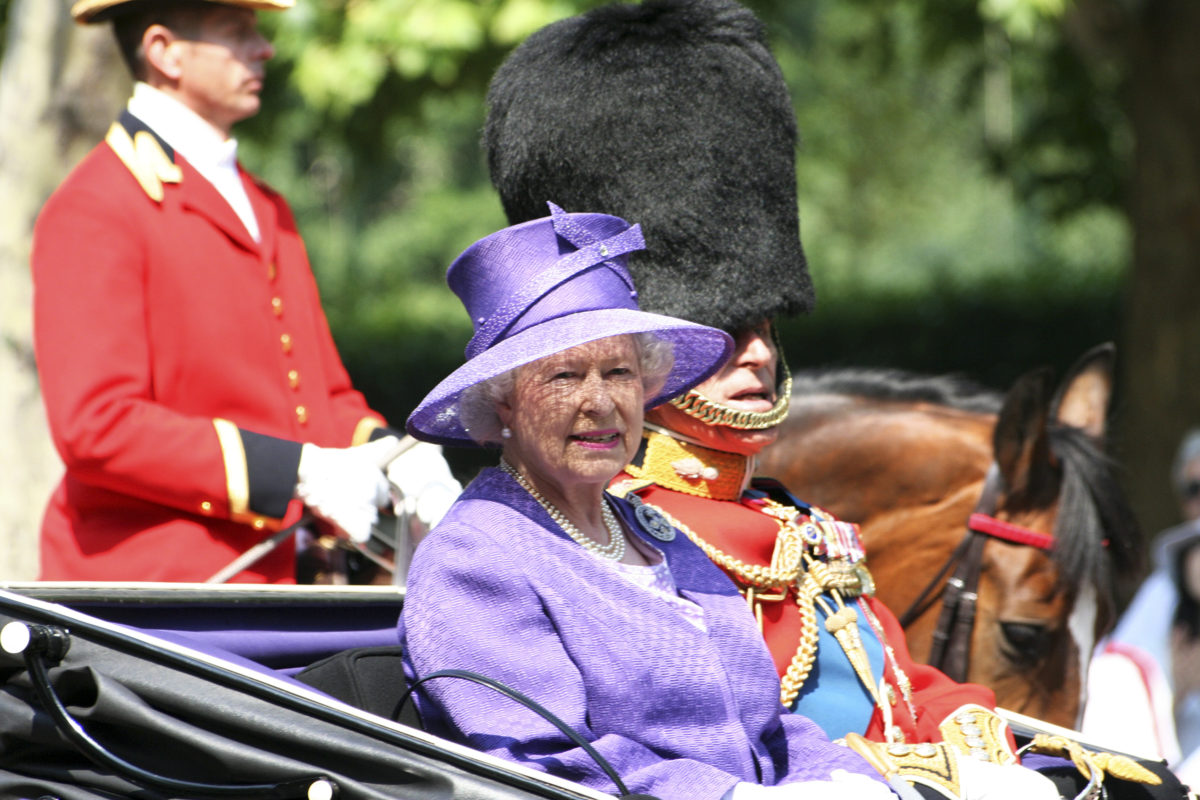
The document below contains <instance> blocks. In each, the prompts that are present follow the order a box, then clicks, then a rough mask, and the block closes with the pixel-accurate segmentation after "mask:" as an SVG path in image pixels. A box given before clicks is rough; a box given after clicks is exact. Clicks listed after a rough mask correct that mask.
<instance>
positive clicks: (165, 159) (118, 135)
mask: <svg viewBox="0 0 1200 800" xmlns="http://www.w3.org/2000/svg"><path fill="white" fill-rule="evenodd" d="M104 141H105V142H106V143H107V144H108V146H109V147H110V148H112V151H113V152H114V153H116V156H117V158H119V159H121V163H123V164H124V165H125V166H126V168H128V170H129V171H130V173H132V174H133V177H134V178H136V179H137V182H138V183H139V184H140V185H141V187H142V191H144V192H145V193H146V194H147V195H148V196H149V197H150V199H151V200H153V201H154V202H156V203H161V202H162V199H163V184H164V183H179V182H180V181H181V180H182V179H183V172H182V170H180V169H179V166H178V165H177V164H176V163H175V162H174V161H172V160H171V157H170V156H168V155H167V153H166V151H165V150H163V148H162V145H161V144H159V142H158V139H157V138H155V136H154V134H152V133H150V132H149V131H138V132H137V133H135V134H133V135H132V136H130V135H129V131H128V130H127V129H126V128H125V126H124V125H122V124H121V123H120V122H114V123H113V124H112V125H111V126H110V127H109V129H108V135H107V136H105V137H104Z"/></svg>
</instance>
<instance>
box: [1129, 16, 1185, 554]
mask: <svg viewBox="0 0 1200 800" xmlns="http://www.w3.org/2000/svg"><path fill="white" fill-rule="evenodd" d="M1134 6H1135V7H1138V8H1139V10H1138V12H1137V17H1136V19H1135V24H1134V25H1133V26H1132V28H1131V29H1130V30H1129V31H1128V33H1129V38H1128V40H1127V41H1128V58H1127V61H1126V64H1127V68H1128V70H1129V83H1128V86H1129V98H1128V103H1127V104H1126V105H1127V107H1128V109H1129V114H1130V119H1131V122H1132V126H1133V130H1134V135H1135V137H1136V145H1135V157H1134V160H1133V176H1132V181H1131V193H1130V202H1129V217H1130V220H1131V222H1132V227H1133V231H1134V252H1133V271H1132V275H1131V279H1130V284H1129V293H1128V297H1127V301H1126V303H1127V305H1126V315H1127V316H1126V320H1125V325H1126V328H1125V331H1124V338H1125V343H1124V355H1125V357H1124V359H1123V364H1124V369H1123V386H1122V389H1123V391H1122V395H1123V397H1124V403H1123V416H1122V419H1121V421H1120V426H1119V427H1120V430H1121V431H1122V432H1123V437H1122V442H1123V460H1124V463H1125V464H1126V466H1127V468H1128V475H1129V487H1130V498H1131V500H1132V502H1133V504H1134V509H1135V510H1136V511H1137V514H1138V518H1139V519H1140V520H1141V522H1142V524H1143V526H1144V527H1145V529H1146V533H1147V534H1148V535H1154V534H1155V533H1157V532H1158V531H1159V530H1161V529H1162V528H1163V527H1166V526H1168V525H1172V524H1174V523H1176V522H1178V521H1179V504H1178V502H1177V501H1176V499H1175V497H1174V494H1173V492H1172V491H1171V485H1170V477H1169V476H1170V465H1171V461H1172V459H1173V457H1174V454H1175V450H1176V448H1177V446H1178V444H1179V440H1180V437H1181V436H1182V434H1183V433H1184V432H1185V430H1186V429H1187V428H1189V427H1191V426H1195V425H1200V269H1198V267H1200V264H1198V261H1200V92H1197V90H1196V87H1197V86H1200V59H1198V58H1197V57H1196V56H1197V53H1200V3H1197V2H1196V0H1146V1H1145V2H1142V3H1140V4H1134Z"/></svg>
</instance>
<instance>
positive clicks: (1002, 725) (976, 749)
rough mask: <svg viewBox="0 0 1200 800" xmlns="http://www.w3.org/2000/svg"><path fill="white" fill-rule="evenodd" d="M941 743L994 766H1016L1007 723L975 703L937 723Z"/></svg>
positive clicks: (1015, 756) (962, 707)
mask: <svg viewBox="0 0 1200 800" xmlns="http://www.w3.org/2000/svg"><path fill="white" fill-rule="evenodd" d="M938 731H939V732H940V733H941V734H942V740H943V741H944V742H946V743H947V744H949V745H950V746H951V747H953V748H955V749H956V750H958V751H959V752H961V753H962V754H963V755H967V756H970V757H971V758H976V759H979V760H980V761H990V762H991V763H993V764H1015V763H1016V762H1017V754H1016V753H1015V752H1013V749H1012V745H1010V744H1009V740H1008V723H1007V722H1005V721H1004V720H1003V719H1002V718H1001V717H1000V716H999V715H998V714H997V713H996V712H994V711H992V710H991V709H987V708H984V707H983V706H981V705H978V704H976V703H968V704H966V705H963V706H960V707H959V708H957V709H955V710H954V711H953V712H952V713H950V714H948V715H947V716H946V718H945V719H943V720H942V721H941V722H940V723H939V724H938Z"/></svg>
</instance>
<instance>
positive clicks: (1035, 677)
mask: <svg viewBox="0 0 1200 800" xmlns="http://www.w3.org/2000/svg"><path fill="white" fill-rule="evenodd" d="M1112 362H1113V349H1112V347H1111V345H1103V346H1101V347H1097V348H1095V349H1093V350H1092V351H1090V352H1088V353H1087V354H1085V355H1084V357H1083V358H1082V359H1080V361H1079V362H1078V363H1077V364H1076V365H1075V366H1074V367H1073V368H1072V370H1071V371H1070V373H1069V374H1068V375H1067V376H1066V377H1065V378H1064V380H1063V382H1062V384H1061V385H1060V386H1059V388H1058V390H1057V391H1056V392H1055V393H1054V394H1053V395H1051V393H1050V376H1049V373H1048V371H1046V370H1037V371H1035V372H1032V373H1030V374H1028V375H1026V376H1024V377H1023V378H1021V379H1020V380H1018V381H1017V382H1016V383H1015V384H1014V385H1013V387H1012V388H1011V389H1010V390H1009V392H1008V394H1007V395H1006V396H1005V398H1004V403H1003V406H1002V408H1001V411H1000V414H999V416H998V417H997V421H996V427H995V430H994V433H993V450H994V458H995V467H996V469H995V470H994V474H995V477H994V478H993V479H992V480H993V481H994V484H995V485H994V493H993V495H992V496H991V497H990V498H989V497H988V492H986V491H985V496H984V498H983V500H982V501H981V502H984V503H987V504H990V505H992V506H993V507H992V508H989V509H983V510H984V511H985V513H988V514H990V516H991V517H993V518H994V519H996V520H999V521H1001V522H1004V523H1008V524H1009V525H1010V526H1014V527H1013V528H1012V529H1011V530H1028V531H1033V532H1041V533H1043V534H1045V533H1050V534H1051V537H1050V538H1049V539H1044V540H1043V541H1039V540H1038V537H1036V536H1032V537H1028V538H1025V539H1024V540H1022V537H1020V536H1015V537H1008V538H1006V537H1004V536H1003V535H999V536H991V537H989V538H988V540H987V541H986V544H985V545H984V547H983V557H982V565H981V570H980V573H979V589H978V595H979V599H978V611H977V618H976V624H975V629H974V632H973V641H972V646H971V654H970V655H971V657H970V663H969V668H968V671H967V675H966V677H967V679H968V680H970V681H973V682H976V683H982V684H985V685H987V686H991V687H992V688H993V689H994V690H995V691H996V693H997V695H998V697H1000V698H1001V700H1002V705H1005V706H1006V707H1009V708H1012V709H1013V710H1015V711H1020V712H1022V713H1025V714H1029V715H1030V716H1034V717H1038V718H1041V719H1044V720H1047V721H1050V722H1054V723H1057V724H1061V725H1065V726H1068V727H1074V726H1075V725H1076V724H1077V722H1078V720H1077V716H1078V713H1079V709H1080V708H1081V707H1082V701H1083V690H1084V677H1085V676H1086V673H1087V662H1088V659H1089V658H1090V656H1091V652H1092V649H1093V646H1094V645H1095V643H1096V641H1097V639H1098V638H1099V637H1100V636H1102V635H1103V634H1104V633H1106V632H1107V631H1108V630H1109V629H1110V628H1111V626H1112V624H1113V623H1114V621H1115V587H1116V584H1117V582H1118V581H1120V580H1122V579H1123V578H1126V577H1129V576H1130V575H1131V573H1133V572H1135V571H1136V570H1137V569H1138V568H1139V566H1140V565H1139V564H1138V557H1139V554H1140V552H1141V550H1140V547H1139V546H1138V545H1139V541H1138V535H1139V534H1138V530H1137V526H1136V524H1135V522H1134V519H1133V515H1132V513H1131V511H1130V509H1129V507H1128V505H1127V504H1126V503H1125V501H1124V497H1123V494H1122V492H1121V488H1120V486H1119V484H1118V481H1117V479H1116V475H1115V471H1114V469H1113V465H1112V463H1111V462H1110V461H1109V460H1108V459H1107V458H1106V456H1105V455H1104V453H1103V442H1104V438H1105V434H1106V420H1107V417H1108V406H1109V400H1110V397H1111V394H1112ZM1000 530H1001V531H1003V530H1005V528H1004V527H1003V526H1000ZM1012 539H1015V541H1014V540H1012ZM1039 544H1044V545H1045V547H1044V548H1043V547H1042V546H1037V545H1039Z"/></svg>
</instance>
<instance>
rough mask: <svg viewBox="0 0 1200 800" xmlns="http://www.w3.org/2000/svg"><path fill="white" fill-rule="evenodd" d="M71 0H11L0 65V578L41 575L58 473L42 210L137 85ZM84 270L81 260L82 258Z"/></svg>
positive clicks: (106, 34)
mask: <svg viewBox="0 0 1200 800" xmlns="http://www.w3.org/2000/svg"><path fill="white" fill-rule="evenodd" d="M69 6H70V2H69V0H13V2H12V4H11V5H10V7H9V10H8V14H9V15H8V22H7V28H8V40H7V41H6V42H5V47H4V59H3V62H2V63H0V197H3V198H4V213H3V214H0V453H3V454H5V458H4V466H3V467H0V579H6V580H28V579H32V578H33V577H34V576H35V574H36V571H37V532H38V527H39V524H40V520H41V515H42V510H43V508H44V507H45V504H46V499H47V497H48V496H49V494H50V491H51V488H52V487H53V484H54V482H55V481H56V480H57V479H58V475H59V473H60V471H61V466H60V465H59V462H58V459H57V457H56V456H55V454H54V450H53V448H52V447H51V445H50V438H49V435H48V433H47V430H46V422H45V414H44V413H43V411H42V404H41V399H40V396H39V394H38V383H37V373H36V369H35V366H34V360H33V338H32V331H31V302H32V286H31V283H30V275H29V245H30V236H31V233H32V231H33V222H34V219H35V218H36V217H37V212H38V211H39V209H40V208H41V206H42V203H44V202H45V200H46V198H47V197H48V196H49V194H50V192H51V191H53V190H54V187H55V186H56V185H57V184H58V183H59V181H61V180H62V179H63V177H65V176H66V173H67V172H68V171H69V170H70V168H71V166H73V165H74V164H75V163H76V162H77V161H78V160H79V159H80V158H81V157H82V156H83V155H84V153H86V152H87V150H88V149H89V148H90V147H91V146H92V145H94V144H95V143H96V142H97V141H99V140H100V139H101V138H102V137H103V136H104V132H105V130H106V129H107V126H108V124H109V122H111V120H112V119H113V118H114V117H115V115H116V113H117V112H118V111H119V109H120V107H121V105H122V103H123V102H124V99H125V97H126V96H127V95H128V92H129V79H128V77H127V74H126V71H125V68H124V67H123V66H122V64H121V62H120V58H119V56H118V55H117V52H116V47H115V46H114V45H113V43H112V34H111V32H110V31H109V26H108V25H100V26H90V27H86V28H85V27H79V26H76V25H74V24H73V23H72V22H71V19H70V15H69V14H68V8H69ZM81 266H83V265H81Z"/></svg>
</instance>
